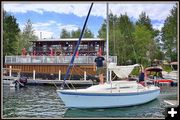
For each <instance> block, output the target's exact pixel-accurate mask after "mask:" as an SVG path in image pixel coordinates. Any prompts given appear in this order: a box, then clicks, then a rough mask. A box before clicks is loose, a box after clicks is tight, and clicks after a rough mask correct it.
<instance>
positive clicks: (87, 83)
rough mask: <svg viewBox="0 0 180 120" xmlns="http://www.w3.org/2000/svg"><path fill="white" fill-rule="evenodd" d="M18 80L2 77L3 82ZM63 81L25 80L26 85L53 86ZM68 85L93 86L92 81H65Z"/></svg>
mask: <svg viewBox="0 0 180 120" xmlns="http://www.w3.org/2000/svg"><path fill="white" fill-rule="evenodd" d="M16 79H18V77H12V76H11V77H10V76H3V80H4V81H13V80H16ZM63 81H64V80H43V79H35V80H33V79H27V84H26V85H55V86H59V85H61V84H62V83H63ZM4 83H7V82H4ZM66 83H67V84H68V85H72V84H73V86H91V85H92V84H93V81H92V80H66Z"/></svg>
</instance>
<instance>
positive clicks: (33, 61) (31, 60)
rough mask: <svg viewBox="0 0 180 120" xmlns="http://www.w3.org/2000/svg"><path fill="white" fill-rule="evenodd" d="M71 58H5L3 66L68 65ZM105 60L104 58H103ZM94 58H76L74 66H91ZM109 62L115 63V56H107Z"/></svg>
mask: <svg viewBox="0 0 180 120" xmlns="http://www.w3.org/2000/svg"><path fill="white" fill-rule="evenodd" d="M71 57H72V56H5V64H25V63H27V64H36V63H38V64H68V63H69V62H70V60H71ZM103 57H104V58H105V59H106V57H105V56H103ZM95 58H96V56H78V57H76V59H75V60H74V63H76V64H93V63H94V59H95ZM109 59H110V60H111V61H110V62H113V63H117V56H109Z"/></svg>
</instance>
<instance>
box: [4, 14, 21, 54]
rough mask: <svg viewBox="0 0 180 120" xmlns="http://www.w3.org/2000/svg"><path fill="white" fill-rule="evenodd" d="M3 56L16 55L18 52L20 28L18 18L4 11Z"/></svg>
mask: <svg viewBox="0 0 180 120" xmlns="http://www.w3.org/2000/svg"><path fill="white" fill-rule="evenodd" d="M3 16H4V17H3V56H5V55H15V54H16V53H17V52H18V49H17V48H18V35H19V32H20V29H19V26H18V24H17V23H16V18H15V17H14V16H12V15H9V14H8V13H7V12H6V11H3Z"/></svg>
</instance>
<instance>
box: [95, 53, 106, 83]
mask: <svg viewBox="0 0 180 120" xmlns="http://www.w3.org/2000/svg"><path fill="white" fill-rule="evenodd" d="M104 60H105V59H104V57H102V56H101V54H100V53H99V52H97V57H96V58H95V60H94V62H95V64H94V71H95V68H96V73H97V74H98V75H99V80H100V84H103V83H104V76H103V73H104V72H105V69H104V63H103V61H104Z"/></svg>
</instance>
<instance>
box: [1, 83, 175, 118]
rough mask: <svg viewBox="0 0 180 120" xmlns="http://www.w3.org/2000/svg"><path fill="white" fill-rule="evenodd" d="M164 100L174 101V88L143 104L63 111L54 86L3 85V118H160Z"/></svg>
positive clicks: (163, 108)
mask: <svg viewBox="0 0 180 120" xmlns="http://www.w3.org/2000/svg"><path fill="white" fill-rule="evenodd" d="M164 99H177V87H172V88H168V89H167V88H166V89H162V90H161V95H160V96H159V97H158V98H157V99H155V100H153V101H151V102H149V103H146V104H142V105H138V106H132V107H124V108H111V109H75V108H74V109H67V108H65V106H64V103H63V102H62V101H61V99H60V98H59V97H58V96H57V93H56V87H55V86H26V87H24V88H20V89H12V88H10V87H8V86H3V118H17V117H18V118H19V117H23V118H100V117H106V118H107V117H109V118H110V117H111V118H113V117H114V118H119V117H121V118H122V117H123V118H131V117H133V118H135V117H138V118H139V117H140V118H143V117H148V118H149V117H150V118H152V117H154V118H164V111H165V104H164V102H163V100H164Z"/></svg>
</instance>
